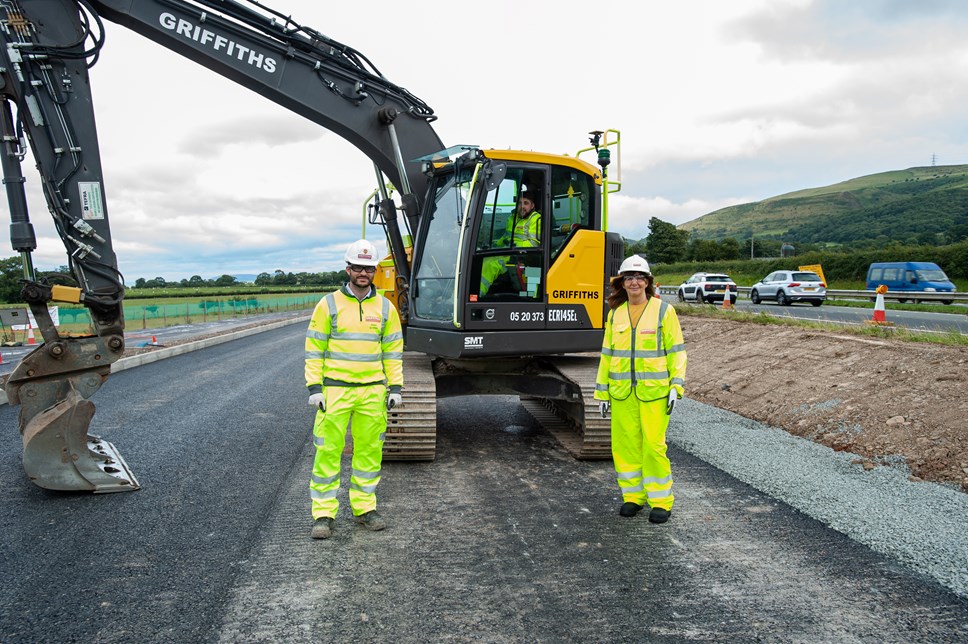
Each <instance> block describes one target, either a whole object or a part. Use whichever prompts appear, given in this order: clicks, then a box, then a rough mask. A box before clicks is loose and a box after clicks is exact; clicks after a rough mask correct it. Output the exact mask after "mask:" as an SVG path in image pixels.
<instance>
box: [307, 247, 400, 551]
mask: <svg viewBox="0 0 968 644" xmlns="http://www.w3.org/2000/svg"><path fill="white" fill-rule="evenodd" d="M345 259H346V273H347V275H349V278H350V279H349V282H348V283H347V284H345V285H344V286H343V288H341V289H340V290H339V291H336V292H334V293H330V294H329V295H327V296H326V297H324V298H323V299H321V300H320V301H319V304H317V305H316V309H315V310H314V311H313V317H312V319H311V320H310V321H309V329H308V331H307V332H306V386H307V387H308V388H309V394H310V395H309V405H310V407H313V408H314V409H316V410H317V411H316V421H315V423H314V425H313V442H314V443H315V445H316V459H315V461H314V462H313V474H312V479H311V480H310V482H309V489H310V498H311V500H312V513H313V519H314V522H313V529H312V537H313V538H314V539H328V538H329V537H330V536H332V534H333V529H334V527H335V524H336V513H337V511H338V510H339V501H338V500H337V498H336V494H337V492H338V491H339V487H340V460H341V456H342V454H343V447H344V445H345V441H346V427H347V425H349V426H350V428H351V430H352V433H353V462H352V473H351V475H350V489H349V499H350V507H351V508H352V510H353V517H354V520H355V521H356V522H357V523H359V524H362V525H363V526H364V527H365V528H367V529H368V530H383V529H384V528H386V521H385V520H384V519H383V517H381V516H380V515H379V514H377V512H376V486H377V484H378V483H379V482H380V469H381V467H382V463H383V440H384V437H385V434H386V428H387V410H389V409H392V408H393V407H397V406H400V405H401V404H402V402H403V400H402V398H401V395H400V392H401V390H402V389H403V332H402V330H401V327H400V316H399V315H398V314H397V310H396V309H395V308H394V307H393V305H392V304H391V303H390V301H389V300H387V299H386V298H385V297H383V296H382V295H379V294H378V293H377V292H376V288H374V286H373V276H374V274H375V273H376V267H377V264H378V263H379V259H378V257H377V254H376V249H375V248H374V247H373V245H372V244H371V243H370V242H368V241H366V240H364V239H361V240H359V241H356V242H353V243H352V244H350V246H349V248H348V249H347V250H346V256H345Z"/></svg>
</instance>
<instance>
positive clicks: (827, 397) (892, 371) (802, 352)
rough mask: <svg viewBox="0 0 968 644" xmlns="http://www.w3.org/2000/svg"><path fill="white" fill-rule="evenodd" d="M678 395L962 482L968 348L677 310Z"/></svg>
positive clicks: (926, 475) (966, 476)
mask: <svg viewBox="0 0 968 644" xmlns="http://www.w3.org/2000/svg"><path fill="white" fill-rule="evenodd" d="M680 320H681V323H682V329H683V333H684V335H685V339H686V349H687V351H688V355H689V364H688V368H687V372H686V395H688V396H690V397H692V398H694V399H695V400H699V401H701V402H704V403H708V404H710V405H715V406H717V407H721V408H723V409H728V410H730V411H732V412H735V413H737V414H740V415H742V416H745V417H746V418H751V419H753V420H757V421H760V422H763V423H767V424H769V425H773V426H775V427H781V428H783V429H785V430H786V431H788V432H790V433H791V434H795V435H797V436H801V437H804V438H808V439H810V440H813V441H816V442H818V443H822V444H824V445H827V446H829V447H831V448H833V449H835V450H839V451H842V450H846V451H849V452H852V453H855V454H858V455H859V456H861V457H863V459H864V466H865V467H867V468H873V467H877V466H878V465H895V466H906V467H908V468H909V469H910V472H911V476H912V477H915V478H917V479H922V480H926V481H935V482H940V483H947V484H951V485H955V486H958V487H959V488H960V489H961V490H962V491H968V396H966V393H965V392H966V391H968V350H965V349H964V348H960V347H950V346H941V345H926V344H915V343H910V342H901V341H898V340H881V339H868V338H862V337H857V336H851V335H847V334H837V333H836V332H827V331H817V330H811V329H800V328H796V327H786V326H777V325H759V324H752V323H743V322H735V321H732V320H725V319H715V318H700V317H691V316H688V315H682V316H681V318H680Z"/></svg>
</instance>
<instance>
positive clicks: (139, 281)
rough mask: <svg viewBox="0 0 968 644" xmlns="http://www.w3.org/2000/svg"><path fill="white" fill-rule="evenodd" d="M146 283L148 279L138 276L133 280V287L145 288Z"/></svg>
mask: <svg viewBox="0 0 968 644" xmlns="http://www.w3.org/2000/svg"><path fill="white" fill-rule="evenodd" d="M147 283H148V281H147V280H146V279H145V278H143V277H139V278H138V279H136V280H135V281H134V287H135V288H146V284H147Z"/></svg>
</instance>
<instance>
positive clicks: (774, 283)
mask: <svg viewBox="0 0 968 644" xmlns="http://www.w3.org/2000/svg"><path fill="white" fill-rule="evenodd" d="M826 299H827V285H826V284H824V283H823V282H822V281H820V276H819V275H817V274H816V273H813V272H810V271H774V272H772V273H770V274H769V275H767V276H766V277H764V278H763V279H761V280H760V281H759V282H757V283H756V284H754V285H753V286H752V287H750V301H752V302H753V304H759V303H760V302H762V301H763V300H776V303H777V304H779V305H780V306H788V305H790V304H793V303H794V302H810V303H811V304H813V305H814V306H820V305H821V304H823V302H824V300H826Z"/></svg>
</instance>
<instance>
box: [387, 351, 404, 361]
mask: <svg viewBox="0 0 968 644" xmlns="http://www.w3.org/2000/svg"><path fill="white" fill-rule="evenodd" d="M383 359H384V360H403V351H387V352H386V353H384V354H383Z"/></svg>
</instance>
